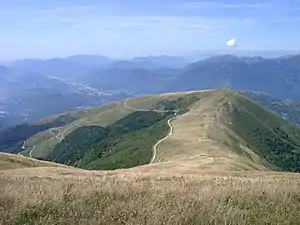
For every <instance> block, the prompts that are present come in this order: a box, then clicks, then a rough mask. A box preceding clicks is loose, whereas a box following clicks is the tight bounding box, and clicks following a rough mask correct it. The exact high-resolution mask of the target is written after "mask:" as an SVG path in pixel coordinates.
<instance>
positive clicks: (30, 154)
mask: <svg viewBox="0 0 300 225" xmlns="http://www.w3.org/2000/svg"><path fill="white" fill-rule="evenodd" d="M35 148H36V146H33V148H32V149H31V151H30V152H29V157H30V158H32V152H33V151H34V149H35Z"/></svg>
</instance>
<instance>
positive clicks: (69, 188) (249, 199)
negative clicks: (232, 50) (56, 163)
mask: <svg viewBox="0 0 300 225" xmlns="http://www.w3.org/2000/svg"><path fill="white" fill-rule="evenodd" d="M186 95H196V96H198V97H199V100H198V101H197V102H195V103H193V104H192V105H190V106H189V110H188V111H187V112H185V113H183V114H181V115H177V116H176V117H173V118H172V120H171V122H170V123H171V125H172V127H173V130H172V134H171V135H170V136H168V138H166V139H165V140H164V141H163V142H161V143H160V144H159V145H158V146H157V155H156V157H155V159H154V163H153V164H150V165H143V166H138V167H134V168H131V169H120V170H113V171H87V170H79V169H75V168H60V167H56V168H54V167H49V168H46V167H43V168H27V169H11V170H5V171H1V172H0V209H1V210H0V224H51V225H52V224H172V225H173V224H300V216H299V210H300V205H299V199H300V191H299V185H300V183H299V182H300V179H299V178H300V175H299V174H296V173H287V172H274V170H282V171H283V170H288V171H299V170H298V167H297V165H299V141H298V139H299V138H298V137H300V133H299V130H298V129H297V128H296V127H294V126H292V125H291V124H289V123H287V122H286V121H285V120H283V119H281V118H279V117H278V116H276V115H275V114H273V113H272V112H270V111H268V110H266V109H264V108H262V107H260V106H259V105H257V104H255V103H253V102H252V101H251V100H249V99H248V98H245V97H244V96H242V95H239V94H237V93H235V92H232V91H229V90H227V89H220V90H213V91H204V92H194V93H174V94H165V95H155V96H147V97H144V98H139V99H132V100H128V101H127V102H126V103H127V106H130V107H127V108H126V107H125V102H121V103H114V104H112V105H108V106H106V108H104V109H103V108H98V109H91V110H94V111H93V112H94V113H91V112H90V116H88V117H85V116H84V113H83V112H84V111H81V112H78V113H79V117H78V120H76V121H74V122H72V123H73V124H75V123H77V124H78V125H81V124H84V122H80V121H87V120H90V119H92V118H93V119H92V120H93V121H98V122H97V123H98V124H99V125H103V126H105V125H108V124H111V123H113V121H117V120H118V119H119V118H121V117H122V116H123V115H126V114H129V113H130V112H131V110H133V111H134V108H139V109H142V108H143V109H151V108H152V107H153V106H154V105H155V104H157V103H158V102H159V101H161V99H162V98H165V99H172V98H176V96H186ZM110 107H112V108H110ZM109 108H110V109H109ZM112 109H114V110H113V111H114V114H112V115H113V116H110V117H108V115H107V114H106V113H105V111H106V110H111V111H112ZM117 109H118V110H119V111H120V112H121V113H119V114H118V112H119V111H116V110H117ZM95 110H98V112H101V113H98V112H96V111H95ZM88 111H89V110H88ZM111 111H109V112H111ZM87 114H89V112H87ZM92 115H93V116H92ZM103 118H110V119H104V120H103ZM68 126H71V125H68ZM64 128H65V127H63V128H62V129H61V130H54V131H52V132H54V133H55V135H57V134H60V132H61V131H63V129H64ZM70 129H71V128H70ZM48 132H50V131H48ZM68 132H69V131H68ZM39 135H41V134H39ZM35 138H36V140H34V139H32V140H31V141H36V142H38V141H39V138H37V136H36V137H35ZM40 141H41V143H42V142H43V139H40ZM29 143H30V141H29V142H28V144H29ZM278 146H279V148H278Z"/></svg>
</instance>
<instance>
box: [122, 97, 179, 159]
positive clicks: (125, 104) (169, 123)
mask: <svg viewBox="0 0 300 225" xmlns="http://www.w3.org/2000/svg"><path fill="white" fill-rule="evenodd" d="M128 100H129V99H128V98H127V99H126V100H125V102H124V106H125V108H127V109H133V110H135V111H142V112H148V111H154V112H159V113H164V112H170V111H172V112H174V113H175V116H176V115H177V111H174V110H151V109H137V108H133V107H130V106H128V105H127V103H128ZM171 120H172V119H168V121H167V123H168V125H169V127H170V130H169V133H168V134H167V136H165V137H164V138H162V139H160V140H158V141H157V142H156V144H155V145H154V146H153V156H152V159H151V161H150V164H152V163H153V162H154V160H155V158H156V154H157V146H158V145H159V144H160V143H162V142H163V141H165V140H167V139H168V137H170V136H171V135H172V134H173V126H172V125H171Z"/></svg>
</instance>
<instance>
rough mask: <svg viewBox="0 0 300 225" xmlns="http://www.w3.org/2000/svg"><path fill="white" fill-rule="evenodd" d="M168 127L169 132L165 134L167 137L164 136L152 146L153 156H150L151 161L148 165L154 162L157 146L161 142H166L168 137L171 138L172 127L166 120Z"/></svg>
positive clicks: (169, 121)
mask: <svg viewBox="0 0 300 225" xmlns="http://www.w3.org/2000/svg"><path fill="white" fill-rule="evenodd" d="M168 125H169V127H170V131H169V133H168V134H167V136H165V137H164V138H162V139H160V140H159V141H158V142H157V143H156V144H155V145H154V146H153V156H152V159H151V161H150V164H152V163H153V162H154V160H155V157H156V153H157V146H158V145H159V144H160V143H162V142H163V141H165V140H167V139H168V137H169V136H171V135H172V134H173V126H172V124H171V119H169V120H168Z"/></svg>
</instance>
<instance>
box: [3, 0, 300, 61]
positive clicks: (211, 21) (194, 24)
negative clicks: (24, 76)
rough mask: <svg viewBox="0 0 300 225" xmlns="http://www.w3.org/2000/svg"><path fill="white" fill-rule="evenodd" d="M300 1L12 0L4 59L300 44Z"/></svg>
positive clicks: (7, 14) (5, 7)
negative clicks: (234, 42)
mask: <svg viewBox="0 0 300 225" xmlns="http://www.w3.org/2000/svg"><path fill="white" fill-rule="evenodd" d="M299 27H300V2H299V1H298V0H294V1H293V0H272V1H255V0H252V1H247V0H243V1H241V0H222V1H221V0H209V1H206V0H198V1H196V0H151V1H150V0H82V1H80V0H51V1H49V0H9V1H1V2H0V60H7V59H15V58H24V57H30V58H31V57H43V58H47V57H55V56H67V55H72V54H101V55H107V56H111V57H133V56H139V55H160V54H172V55H182V54H186V53H188V52H192V51H199V50H212V49H218V50H224V49H226V45H225V43H226V41H227V40H228V39H231V38H236V39H237V47H236V49H237V50H298V49H300V29H299Z"/></svg>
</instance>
